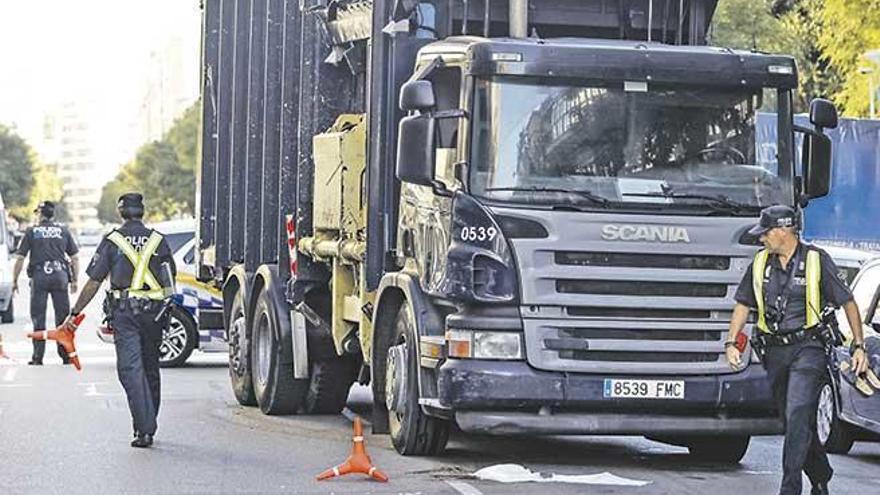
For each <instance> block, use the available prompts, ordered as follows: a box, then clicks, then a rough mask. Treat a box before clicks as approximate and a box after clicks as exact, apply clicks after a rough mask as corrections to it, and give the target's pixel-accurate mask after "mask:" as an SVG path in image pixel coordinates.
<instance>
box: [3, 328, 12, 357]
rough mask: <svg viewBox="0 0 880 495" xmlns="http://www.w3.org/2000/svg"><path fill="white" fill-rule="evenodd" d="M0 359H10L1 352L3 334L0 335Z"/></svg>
mask: <svg viewBox="0 0 880 495" xmlns="http://www.w3.org/2000/svg"><path fill="white" fill-rule="evenodd" d="M0 359H12V358H10V357H9V356H7V355H6V352H4V351H3V334H2V333H0Z"/></svg>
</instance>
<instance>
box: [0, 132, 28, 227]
mask: <svg viewBox="0 0 880 495" xmlns="http://www.w3.org/2000/svg"><path fill="white" fill-rule="evenodd" d="M33 168H34V159H33V154H32V153H31V149H30V147H29V146H28V145H27V143H25V141H24V139H22V138H21V137H19V136H18V135H17V134H16V133H15V132H13V131H12V129H10V128H8V127H6V126H4V125H0V194H2V195H3V201H4V202H5V204H6V207H7V208H9V209H10V210H12V211H15V210H16V208H17V207H18V208H20V207H23V206H26V205H27V203H28V200H29V199H30V197H31V189H33V187H34V170H33Z"/></svg>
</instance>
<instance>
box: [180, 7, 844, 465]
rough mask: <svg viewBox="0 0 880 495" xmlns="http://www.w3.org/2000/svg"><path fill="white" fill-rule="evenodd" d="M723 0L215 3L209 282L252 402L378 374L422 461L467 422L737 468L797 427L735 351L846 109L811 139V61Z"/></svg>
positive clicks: (282, 403) (208, 155) (208, 37)
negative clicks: (744, 316) (767, 259)
mask: <svg viewBox="0 0 880 495" xmlns="http://www.w3.org/2000/svg"><path fill="white" fill-rule="evenodd" d="M715 7H716V0H673V1H661V0H470V1H467V0H372V1H370V0H329V1H327V0H254V1H245V0H237V1H236V0H205V1H204V43H203V47H204V48H203V93H202V94H203V97H202V100H201V101H202V105H203V112H202V127H201V148H200V149H201V152H200V153H201V166H200V178H199V186H200V187H199V193H198V194H199V198H198V200H199V212H200V225H199V233H198V236H199V237H198V238H199V264H200V277H201V278H202V279H204V280H213V281H214V282H215V283H216V284H217V285H218V286H219V287H220V288H221V289H222V292H223V300H224V321H225V326H226V329H227V332H228V340H229V344H230V354H229V356H230V358H229V364H230V366H229V370H230V371H229V374H230V379H231V384H232V388H233V391H234V393H235V396H236V398H237V399H238V401H239V402H240V403H241V404H245V405H257V406H259V407H260V408H261V409H262V411H263V412H265V413H266V414H289V413H306V414H307V413H336V412H338V411H340V410H341V409H342V408H343V407H344V405H345V402H346V397H347V395H348V390H349V388H350V386H351V384H352V383H353V382H354V381H359V382H360V383H362V384H367V383H369V384H370V387H371V389H372V394H373V400H374V407H373V416H372V418H371V420H372V421H371V422H372V428H373V431H374V433H389V434H390V435H391V439H392V442H393V444H394V447H395V448H396V450H397V451H398V452H400V453H401V454H404V455H432V454H438V453H440V452H441V451H442V450H443V449H444V446H445V444H446V442H447V437H448V433H449V430H450V427H451V425H452V424H453V423H457V425H458V427H459V428H460V429H461V430H463V431H464V432H479V433H490V434H524V435H548V434H552V435H557V434H626V435H644V436H646V437H649V438H652V439H656V440H660V441H665V442H670V443H674V444H678V445H684V446H687V447H688V448H689V449H690V451H691V452H692V453H694V454H696V455H699V456H701V457H702V458H703V459H708V460H717V461H719V462H737V461H738V460H739V459H740V458H741V457H742V456H743V455H744V453H745V451H746V449H747V447H748V444H749V439H750V437H751V436H752V435H760V434H772V433H776V432H779V431H781V424H780V422H779V420H778V419H777V415H776V413H775V411H774V409H773V405H772V401H771V397H770V393H769V387H768V385H767V383H766V379H765V375H764V372H763V370H762V368H761V366H760V365H757V364H756V360H755V358H750V359H748V360H747V361H748V364H747V365H746V366H744V367H743V368H742V369H738V370H732V369H731V368H730V367H729V366H728V364H727V361H726V359H725V354H724V347H723V342H724V339H725V334H726V329H727V323H728V320H729V317H730V314H731V310H732V307H733V305H734V300H733V295H734V292H735V289H736V286H737V284H738V283H739V281H740V280H741V278H742V276H743V273H744V272H745V269H746V267H747V266H748V264H749V262H750V261H751V258H752V256H753V254H754V253H755V251H756V249H757V247H756V245H755V244H756V243H755V241H754V240H753V239H748V238H747V237H746V235H745V234H746V231H747V230H748V228H749V227H750V226H751V225H752V224H754V223H755V222H756V221H757V218H758V214H759V211H760V209H761V208H762V207H765V206H767V205H771V204H776V203H784V204H788V205H796V206H798V207H802V206H803V205H804V204H806V202H807V201H808V200H809V199H810V198H815V197H820V196H822V195H824V194H826V193H827V190H828V176H829V167H830V166H829V161H830V145H829V141H828V138H827V137H826V136H825V135H824V134H823V129H826V128H830V127H834V125H835V123H836V120H837V114H836V111H835V109H834V107H833V106H832V105H831V104H830V103H828V102H827V101H824V100H816V101H814V102H813V104H812V107H811V123H812V124H811V125H810V126H808V127H797V126H795V125H794V123H793V119H792V114H793V112H792V105H793V103H792V93H793V91H794V90H795V88H796V87H797V69H796V66H795V62H794V60H793V59H792V58H791V57H788V56H779V55H769V54H764V53H756V52H745V51H737V50H732V49H728V48H724V47H711V46H706V44H705V42H706V32H707V29H708V27H709V24H710V21H711V18H712V14H713V12H714V10H715ZM762 112H768V113H773V114H775V117H774V120H773V126H774V131H775V132H776V136H777V139H775V140H774V141H772V142H770V143H769V144H767V143H764V144H763V145H760V146H759V145H758V143H762V140H761V136H759V135H758V130H757V129H756V125H755V123H756V119H757V117H758V115H759V114H761V113H762ZM796 134H801V135H803V138H804V142H805V146H804V154H803V156H802V157H798V159H797V160H796V156H795V154H796V153H795V145H794V143H795V136H796ZM747 354H749V353H748V352H747Z"/></svg>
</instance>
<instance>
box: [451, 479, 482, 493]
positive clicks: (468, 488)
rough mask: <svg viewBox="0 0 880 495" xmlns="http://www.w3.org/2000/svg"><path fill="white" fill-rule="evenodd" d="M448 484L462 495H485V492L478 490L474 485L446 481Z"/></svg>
mask: <svg viewBox="0 0 880 495" xmlns="http://www.w3.org/2000/svg"><path fill="white" fill-rule="evenodd" d="M446 484H447V485H449V486H451V487H452V488H453V489H454V490H455V491H457V492H458V493H460V494H461V495H483V492H481V491H480V490H477V489H476V488H474V487H473V486H472V485H469V484H468V483H465V482H464V481H448V480H447V481H446Z"/></svg>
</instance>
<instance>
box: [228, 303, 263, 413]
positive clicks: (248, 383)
mask: <svg viewBox="0 0 880 495" xmlns="http://www.w3.org/2000/svg"><path fill="white" fill-rule="evenodd" d="M228 334H229V380H230V381H231V382H232V393H233V394H234V395H235V399H236V400H237V401H238V403H239V404H241V405H243V406H256V405H257V397H256V395H255V394H254V384H253V378H252V376H251V369H250V364H251V356H250V354H251V353H250V348H251V346H250V335H248V326H247V319H246V317H245V312H244V294H242V292H241V291H240V290H239V291H237V292H236V293H235V296H234V298H233V300H232V307H231V308H230V309H229V329H228Z"/></svg>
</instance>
